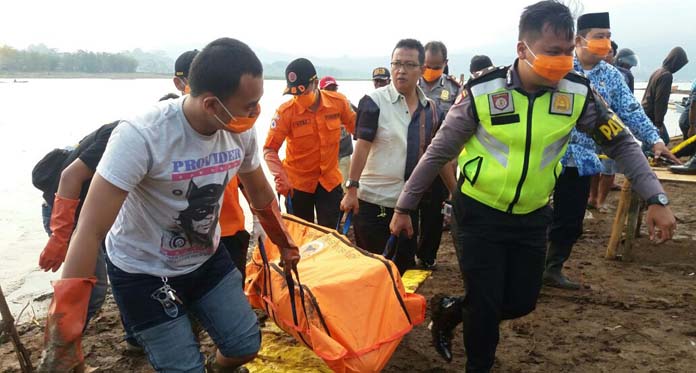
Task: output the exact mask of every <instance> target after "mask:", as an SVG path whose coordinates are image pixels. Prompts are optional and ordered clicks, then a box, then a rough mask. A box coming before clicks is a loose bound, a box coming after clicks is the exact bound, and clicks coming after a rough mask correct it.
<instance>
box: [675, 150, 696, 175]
mask: <svg viewBox="0 0 696 373" xmlns="http://www.w3.org/2000/svg"><path fill="white" fill-rule="evenodd" d="M669 170H670V171H672V172H674V173H675V174H687V175H694V174H696V154H694V156H693V157H691V158H689V160H688V161H686V163H684V164H683V165H679V166H670V167H669Z"/></svg>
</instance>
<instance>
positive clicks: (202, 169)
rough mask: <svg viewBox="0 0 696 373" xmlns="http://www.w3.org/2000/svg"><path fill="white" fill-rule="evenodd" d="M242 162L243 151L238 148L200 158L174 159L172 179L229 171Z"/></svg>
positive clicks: (179, 179)
mask: <svg viewBox="0 0 696 373" xmlns="http://www.w3.org/2000/svg"><path fill="white" fill-rule="evenodd" d="M241 164H242V151H241V150H240V149H239V148H237V149H233V150H228V151H224V152H219V153H212V154H209V155H208V156H205V157H202V158H198V159H182V160H174V161H172V181H181V180H189V179H192V178H194V177H196V176H204V175H211V174H217V173H220V172H227V170H230V169H233V168H235V167H239V165H241Z"/></svg>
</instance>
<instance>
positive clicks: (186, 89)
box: [176, 76, 191, 95]
mask: <svg viewBox="0 0 696 373" xmlns="http://www.w3.org/2000/svg"><path fill="white" fill-rule="evenodd" d="M176 78H177V79H179V83H181V84H183V85H184V90H183V92H182V93H183V94H185V95H187V94H189V93H191V87H189V84H188V79H186V78H181V77H178V76H177V77H176Z"/></svg>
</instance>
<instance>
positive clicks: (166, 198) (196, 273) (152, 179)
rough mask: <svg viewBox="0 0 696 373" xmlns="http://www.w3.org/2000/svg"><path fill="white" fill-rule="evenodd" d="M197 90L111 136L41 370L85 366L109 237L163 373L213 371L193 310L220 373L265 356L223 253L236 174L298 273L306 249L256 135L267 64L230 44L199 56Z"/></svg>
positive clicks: (116, 268)
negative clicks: (88, 319) (222, 218)
mask: <svg viewBox="0 0 696 373" xmlns="http://www.w3.org/2000/svg"><path fill="white" fill-rule="evenodd" d="M189 84H190V87H191V94H190V95H189V96H184V97H182V98H180V99H177V100H168V101H164V102H161V103H160V104H158V105H157V106H155V107H153V108H151V109H150V110H148V111H146V112H145V113H143V114H142V115H139V116H136V117H134V118H132V119H129V120H124V121H122V122H121V124H120V125H119V126H118V130H116V131H114V132H113V134H112V136H111V138H110V140H109V143H108V145H107V148H106V152H105V154H104V156H103V158H102V160H101V162H100V164H99V166H98V167H97V172H96V174H95V176H94V179H93V181H92V185H91V188H90V191H89V194H88V195H87V199H86V202H85V204H84V206H83V208H82V215H81V219H80V222H79V224H78V227H77V229H76V233H75V234H74V235H73V237H72V240H71V242H70V247H69V249H68V256H67V260H66V262H65V267H64V270H63V275H62V279H61V280H58V281H56V282H55V283H54V289H55V295H54V299H53V302H52V303H51V307H50V309H49V315H48V319H47V330H46V346H45V350H44V355H43V358H42V368H43V369H45V370H48V371H63V370H70V369H72V368H73V367H76V366H79V365H81V364H82V362H83V357H82V351H81V347H80V343H81V341H80V333H79V332H80V331H81V330H82V327H83V324H84V320H85V312H86V306H87V300H88V299H89V292H90V289H91V287H92V285H93V283H94V280H93V279H92V278H88V277H89V276H91V275H92V274H93V273H94V263H95V259H96V255H97V250H98V247H99V244H100V242H101V241H102V239H104V238H105V237H106V249H107V255H108V258H107V267H108V272H109V278H110V281H111V284H112V289H113V295H114V299H115V300H116V303H117V305H118V307H119V309H120V311H121V315H122V317H123V322H124V326H125V327H126V329H127V330H128V331H129V332H130V333H131V334H132V335H134V336H135V337H136V338H137V340H138V342H139V343H140V344H141V345H142V346H143V347H144V349H145V351H146V352H147V354H148V358H149V360H150V363H151V364H152V366H153V367H154V368H155V369H156V370H157V371H173V370H177V371H187V372H188V371H192V372H193V371H196V372H203V370H204V364H205V363H204V358H203V355H202V354H201V352H200V349H199V346H198V343H197V342H196V340H195V338H194V335H193V333H192V332H191V325H190V321H189V318H188V317H185V316H186V315H187V314H188V313H189V312H191V313H192V314H193V315H194V316H195V317H196V319H197V320H199V321H200V323H201V324H202V325H203V327H204V328H205V329H206V330H207V331H208V334H210V336H211V337H212V339H213V340H214V341H215V344H216V346H217V347H218V351H217V353H216V356H215V357H211V359H210V360H209V362H208V364H207V365H208V367H209V368H212V369H213V371H225V372H227V371H242V370H243V369H244V368H243V367H241V366H242V364H244V363H246V362H248V361H251V360H252V359H253V358H254V357H255V356H256V354H257V352H258V349H259V345H260V333H259V328H258V322H257V319H256V316H255V314H254V313H253V311H252V310H251V307H250V306H249V303H248V302H247V300H246V297H245V296H244V293H243V292H242V289H241V275H240V273H239V271H238V270H237V269H236V267H235V266H234V264H233V262H232V260H231V259H230V256H229V254H228V252H227V250H224V247H223V245H221V244H219V241H220V226H219V224H218V218H219V214H220V204H221V203H222V195H223V191H224V190H225V186H226V184H227V182H228V181H229V180H230V179H231V178H232V177H234V176H235V175H238V176H239V178H240V180H241V181H242V182H243V183H244V185H245V186H246V187H247V191H248V194H249V197H250V202H251V206H252V210H253V212H254V213H255V214H256V215H257V216H258V217H259V219H260V221H261V224H262V225H263V227H264V230H265V231H266V232H267V234H268V236H269V237H270V238H271V240H272V241H273V242H274V243H275V244H277V245H278V246H279V247H281V248H282V261H283V264H284V268H286V270H290V269H291V268H293V267H294V266H296V264H297V261H298V260H299V251H298V250H297V247H296V245H295V244H294V243H293V242H292V240H291V238H290V237H289V236H288V235H287V231H286V230H285V228H284V225H283V224H282V221H281V219H280V212H279V210H278V205H277V202H276V201H275V198H274V195H273V190H272V189H271V187H270V186H269V184H268V182H267V179H266V176H265V175H264V173H263V171H262V169H261V167H260V163H259V156H258V149H257V142H256V132H255V130H254V128H253V124H254V122H255V121H256V118H257V117H258V114H259V111H260V107H259V104H258V103H259V100H260V98H261V96H262V95H263V67H262V65H261V62H260V61H259V59H258V58H257V57H256V55H255V54H254V52H253V51H252V50H251V49H250V48H249V47H248V46H247V45H246V44H244V43H242V42H240V41H238V40H234V39H229V38H222V39H218V40H215V41H213V42H212V43H210V44H209V45H208V46H206V47H205V48H204V49H203V50H202V51H201V52H200V53H199V54H198V56H197V57H196V58H195V60H194V62H193V64H192V66H191V71H190V73H189ZM112 224H113V225H112ZM107 233H108V234H107Z"/></svg>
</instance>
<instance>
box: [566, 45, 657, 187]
mask: <svg viewBox="0 0 696 373" xmlns="http://www.w3.org/2000/svg"><path fill="white" fill-rule="evenodd" d="M573 65H574V69H575V71H577V72H579V73H581V74H583V75H585V76H586V77H587V79H589V80H590V83H592V87H593V88H594V89H595V90H596V91H597V93H599V94H600V95H601V96H602V98H604V100H605V101H607V104H608V105H609V107H610V108H611V110H612V111H614V112H615V113H616V115H618V116H619V118H621V120H622V121H623V122H624V124H625V125H626V126H627V127H628V128H629V129H630V130H631V132H632V133H633V134H634V135H635V136H636V137H637V138H638V140H640V141H641V142H644V143H647V144H650V145H652V144H654V143H656V142H658V141H660V135H659V134H658V133H657V129H656V128H655V126H654V125H653V124H652V122H651V121H650V119H649V118H648V116H647V115H645V111H643V107H642V106H640V103H639V102H638V100H637V99H636V96H634V95H633V92H631V90H630V89H629V88H628V85H626V81H625V80H624V77H623V75H621V72H619V70H617V69H616V68H615V67H614V66H612V65H610V64H608V63H606V62H604V61H599V63H598V64H597V65H595V67H594V68H592V70H590V71H589V72H588V73H585V71H584V70H583V69H582V65H581V64H580V62H579V61H578V58H577V57H575V61H574V64H573ZM561 163H562V164H563V166H564V167H565V166H570V167H573V166H574V167H577V168H578V174H580V175H581V176H585V175H596V174H598V173H600V172H601V171H602V163H601V162H600V161H599V158H598V157H597V146H596V144H595V142H594V141H593V140H592V138H590V137H589V136H587V135H586V134H584V133H582V132H580V131H578V130H576V129H573V132H572V134H571V137H570V142H569V143H568V150H567V151H566V154H565V155H564V156H563V158H562V159H561Z"/></svg>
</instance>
